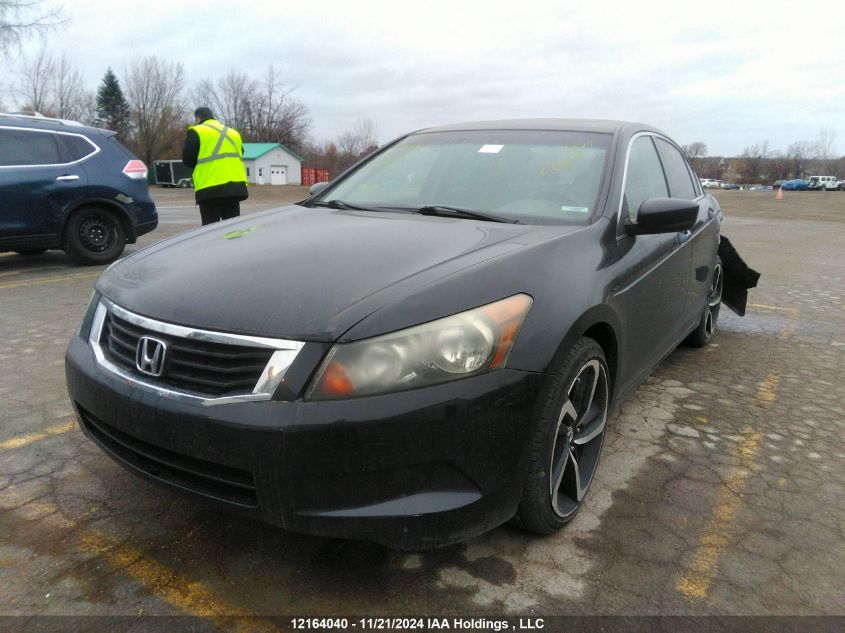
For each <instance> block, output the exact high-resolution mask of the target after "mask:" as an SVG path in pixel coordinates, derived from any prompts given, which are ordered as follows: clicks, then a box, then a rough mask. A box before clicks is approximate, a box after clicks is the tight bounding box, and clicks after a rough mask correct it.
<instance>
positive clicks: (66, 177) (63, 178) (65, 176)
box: [56, 174, 79, 182]
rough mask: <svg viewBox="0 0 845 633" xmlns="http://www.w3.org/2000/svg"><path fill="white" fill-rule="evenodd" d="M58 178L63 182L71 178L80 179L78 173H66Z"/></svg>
mask: <svg viewBox="0 0 845 633" xmlns="http://www.w3.org/2000/svg"><path fill="white" fill-rule="evenodd" d="M56 180H59V181H61V182H67V181H69V180H79V176H77V175H76V174H66V175H64V176H59V177H58V178H56Z"/></svg>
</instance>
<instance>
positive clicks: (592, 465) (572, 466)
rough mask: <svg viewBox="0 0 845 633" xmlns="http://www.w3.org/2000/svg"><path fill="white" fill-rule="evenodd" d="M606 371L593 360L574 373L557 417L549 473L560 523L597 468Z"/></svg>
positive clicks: (604, 413)
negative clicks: (574, 375)
mask: <svg viewBox="0 0 845 633" xmlns="http://www.w3.org/2000/svg"><path fill="white" fill-rule="evenodd" d="M607 407H608V384H607V370H606V369H605V367H604V364H603V363H602V362H600V361H599V360H598V359H597V358H593V359H591V360H589V361H587V362H586V363H584V365H582V366H581V369H580V370H579V371H578V375H577V376H576V377H575V379H574V380H573V381H572V384H571V385H570V387H569V390H568V392H567V396H566V402H564V404H563V407H562V408H561V411H560V415H559V416H558V421H557V428H556V432H555V442H554V446H553V447H552V460H551V467H550V469H549V473H550V477H549V495H550V497H551V503H552V509H553V510H554V512H555V514H556V515H557V516H559V517H560V518H562V519H565V518H567V517H569V516H571V515H572V514H573V513H574V512H575V511H576V510H577V509H578V505H579V504H580V503H581V500H582V499H583V498H584V495H585V494H586V492H587V488H589V486H590V482H591V481H592V479H593V474H594V473H595V471H596V466H597V465H598V461H599V455H600V454H601V448H602V442H604V429H605V425H606V424H607Z"/></svg>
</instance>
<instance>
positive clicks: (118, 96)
mask: <svg viewBox="0 0 845 633" xmlns="http://www.w3.org/2000/svg"><path fill="white" fill-rule="evenodd" d="M97 118H98V119H99V120H100V122H101V123H102V124H103V125H105V126H106V127H108V128H109V129H111V130H114V131H115V132H117V138H118V140H119V141H120V142H121V143H126V141H127V140H128V139H127V136H128V131H129V103H128V102H127V101H126V98H125V97H124V96H123V90H121V89H120V82H119V81H118V80H117V77H116V76H115V74H114V73H113V72H112V69H111V68H109V69H108V70H107V71H106V74H105V75H104V76H103V81H102V83H101V84H100V87H99V89H98V90H97Z"/></svg>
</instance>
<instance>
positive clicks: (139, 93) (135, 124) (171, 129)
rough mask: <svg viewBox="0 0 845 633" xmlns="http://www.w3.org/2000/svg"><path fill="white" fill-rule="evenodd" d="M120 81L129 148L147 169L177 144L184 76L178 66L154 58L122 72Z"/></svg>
mask: <svg viewBox="0 0 845 633" xmlns="http://www.w3.org/2000/svg"><path fill="white" fill-rule="evenodd" d="M125 75H126V76H125V78H124V81H123V84H124V86H126V98H127V101H129V107H130V111H131V132H130V138H131V145H132V147H133V149H134V150H135V151H136V153H137V154H138V155H140V156H141V157H142V158H143V159H144V161H145V162H146V163H147V164H148V165H149V164H151V163H152V161H153V159H154V158H158V157H159V156H161V155H162V154H164V153H165V152H168V151H172V150H174V148H175V147H176V146H178V144H179V143H180V141H181V139H182V137H183V132H184V129H185V125H186V123H187V121H186V116H185V108H184V106H183V104H182V92H183V89H184V86H185V73H184V70H183V69H182V65H181V64H179V63H170V62H168V61H166V60H164V59H160V58H158V57H156V56H155V55H152V56H150V57H144V58H142V59H139V60H137V61H135V62H133V63H132V64H130V65H129V67H128V68H127V69H126V71H125Z"/></svg>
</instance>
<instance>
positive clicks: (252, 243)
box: [97, 206, 574, 341]
mask: <svg viewBox="0 0 845 633" xmlns="http://www.w3.org/2000/svg"><path fill="white" fill-rule="evenodd" d="M538 228H539V227H529V226H525V225H512V224H501V223H493V222H480V221H474V220H461V219H453V218H438V217H426V216H419V215H412V214H407V213H389V212H359V211H346V210H332V209H325V208H305V207H300V206H289V207H284V208H282V209H277V210H273V211H269V212H265V213H261V214H255V215H251V216H247V217H242V218H239V219H238V220H233V221H228V222H223V223H219V224H215V225H213V226H209V227H205V228H203V229H198V230H196V231H191V232H189V233H186V234H183V235H181V236H177V237H175V238H172V239H169V240H164V241H162V242H160V243H158V244H156V245H153V246H151V247H149V248H147V249H144V250H142V251H139V252H138V253H136V254H134V255H132V256H130V257H128V258H126V259H124V260H122V261H120V262H118V263H117V264H116V265H114V266H113V267H112V268H110V269H109V270H107V271H106V272H105V273H104V274H103V276H102V277H101V278H100V280H99V281H98V283H97V288H98V290H99V291H100V292H102V293H103V294H104V295H105V296H106V297H108V298H109V299H111V300H112V301H114V302H115V303H117V304H118V305H120V306H122V307H124V308H126V309H128V310H131V311H133V312H136V313H138V314H141V315H144V316H147V317H150V318H155V319H159V320H162V321H167V322H171V323H177V324H181V325H186V326H191V327H197V328H201V329H209V330H218V331H225V332H235V333H244V334H256V335H262V336H273V337H279V338H290V339H297V340H311V341H333V340H336V339H337V338H338V337H339V336H340V335H341V334H342V333H343V332H345V331H346V330H347V329H349V328H350V327H351V326H352V325H354V324H355V323H357V322H358V321H360V320H361V319H363V318H364V317H366V316H367V315H369V314H371V313H373V312H374V311H376V310H378V309H379V308H381V307H383V306H384V305H386V304H388V303H389V302H391V301H396V300H397V299H398V298H400V297H402V296H407V295H408V293H410V292H413V291H414V289H415V288H419V287H421V286H423V285H427V284H430V283H433V282H435V281H436V280H437V279H439V278H442V277H444V276H446V275H449V274H451V273H454V272H455V271H457V270H461V269H463V268H467V267H469V266H472V265H475V264H477V263H480V262H482V261H486V260H489V259H492V258H495V257H499V256H501V255H503V254H506V253H508V252H512V251H514V250H519V249H521V248H524V247H525V244H526V241H525V240H523V239H517V238H521V237H522V236H523V235H524V234H526V233H530V232H532V231H536V230H537V229H538ZM556 228H557V227H556ZM573 228H574V227H573ZM528 241H530V240H528Z"/></svg>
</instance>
